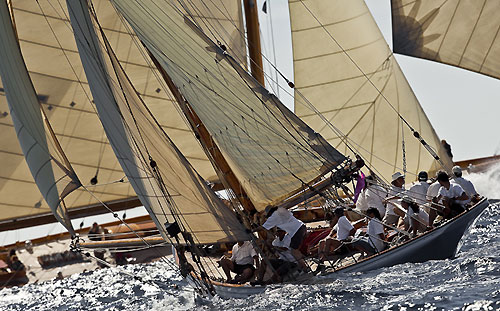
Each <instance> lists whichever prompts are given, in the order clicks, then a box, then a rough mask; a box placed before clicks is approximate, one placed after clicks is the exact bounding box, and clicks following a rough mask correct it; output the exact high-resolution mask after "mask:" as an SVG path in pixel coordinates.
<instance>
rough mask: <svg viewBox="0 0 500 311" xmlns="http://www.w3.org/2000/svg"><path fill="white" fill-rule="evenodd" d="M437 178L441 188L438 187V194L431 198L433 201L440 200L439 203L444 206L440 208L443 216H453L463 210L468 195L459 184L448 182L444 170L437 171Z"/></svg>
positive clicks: (447, 217)
mask: <svg viewBox="0 0 500 311" xmlns="http://www.w3.org/2000/svg"><path fill="white" fill-rule="evenodd" d="M437 180H438V182H439V184H440V185H441V188H439V192H438V195H437V197H435V198H434V199H433V202H435V203H437V202H441V204H443V206H444V208H443V209H442V213H443V216H444V218H446V219H449V218H453V217H455V216H456V215H458V214H460V213H462V212H463V211H464V205H465V202H466V201H467V200H468V199H469V196H467V194H466V193H465V191H464V190H463V189H462V187H461V186H460V185H458V184H452V183H450V180H449V177H448V174H447V173H446V172H444V171H439V172H438V174H437Z"/></svg>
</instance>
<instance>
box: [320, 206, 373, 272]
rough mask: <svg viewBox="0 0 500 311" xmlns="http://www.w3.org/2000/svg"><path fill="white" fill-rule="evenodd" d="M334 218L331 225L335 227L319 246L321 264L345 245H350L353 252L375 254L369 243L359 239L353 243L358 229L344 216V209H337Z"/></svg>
mask: <svg viewBox="0 0 500 311" xmlns="http://www.w3.org/2000/svg"><path fill="white" fill-rule="evenodd" d="M333 214H334V217H333V219H332V222H331V223H330V225H332V226H334V227H333V228H332V231H330V234H329V235H328V236H327V237H326V238H324V239H323V240H321V241H320V242H319V246H318V258H319V260H320V261H321V262H323V261H324V260H326V258H327V257H328V255H329V254H330V253H331V252H332V251H336V250H337V249H339V248H340V247H341V246H342V244H343V243H348V244H349V246H350V247H351V248H352V249H353V250H359V251H361V252H365V253H367V254H368V255H371V254H372V253H373V249H372V248H371V247H370V245H369V244H368V242H367V241H364V240H361V239H358V240H355V241H352V242H351V240H352V237H353V236H354V233H356V228H354V226H353V225H352V224H351V223H350V222H349V220H348V219H347V217H345V215H344V208H342V207H337V208H336V209H335V210H334V211H333ZM335 234H337V235H336V237H335Z"/></svg>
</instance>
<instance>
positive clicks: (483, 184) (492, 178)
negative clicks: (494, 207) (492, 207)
mask: <svg viewBox="0 0 500 311" xmlns="http://www.w3.org/2000/svg"><path fill="white" fill-rule="evenodd" d="M465 177H466V178H467V179H469V180H470V181H471V182H472V183H473V184H474V187H475V188H476V191H477V192H478V193H479V194H481V195H483V196H485V197H487V198H489V199H500V163H498V164H496V165H493V166H491V167H490V168H489V169H488V170H487V171H485V172H481V173H470V174H468V175H467V176H465Z"/></svg>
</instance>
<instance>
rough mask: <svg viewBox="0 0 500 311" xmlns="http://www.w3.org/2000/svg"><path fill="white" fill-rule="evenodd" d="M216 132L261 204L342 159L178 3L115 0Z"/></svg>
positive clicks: (248, 189) (254, 199)
mask: <svg viewBox="0 0 500 311" xmlns="http://www.w3.org/2000/svg"><path fill="white" fill-rule="evenodd" d="M113 3H114V4H115V5H116V7H117V9H118V11H119V12H120V13H121V14H122V15H123V16H124V17H125V19H126V20H127V21H128V22H129V24H130V25H131V26H132V28H133V29H134V30H135V32H136V33H137V35H138V36H139V38H141V40H142V41H143V42H144V43H145V44H146V45H147V46H148V48H149V49H150V50H151V51H152V53H153V54H154V56H155V57H156V58H157V59H158V60H159V61H160V63H161V65H162V67H163V68H164V69H165V71H167V73H168V74H169V76H170V77H171V78H172V80H173V81H174V83H175V84H176V86H177V87H178V88H179V90H180V92H181V93H182V94H183V96H184V97H185V98H186V99H187V101H188V102H189V104H190V105H191V107H192V108H193V109H194V111H195V112H196V114H197V115H198V116H199V117H200V119H201V120H202V122H203V124H204V125H205V126H206V128H207V129H208V131H209V132H210V133H211V134H212V136H213V138H214V140H215V141H216V143H217V145H218V147H219V148H220V149H221V151H222V153H223V155H224V158H225V159H226V160H227V161H228V163H229V165H230V167H231V169H232V170H233V172H234V174H235V175H236V177H237V178H238V180H239V182H240V183H241V185H242V187H243V188H244V189H245V191H246V193H247V194H248V196H249V197H250V199H251V200H252V202H253V204H254V205H255V206H256V208H257V209H258V210H262V209H264V207H265V206H266V205H268V204H272V203H274V202H277V201H279V200H282V199H283V198H285V197H286V196H288V195H289V194H290V193H291V192H293V191H296V190H297V189H299V188H301V187H304V186H305V184H306V183H308V182H310V181H311V180H313V179H315V178H317V177H318V176H320V175H322V174H324V173H325V172H327V171H328V170H330V169H332V168H334V167H335V166H336V165H337V164H339V162H341V161H342V160H343V159H344V157H343V156H342V155H341V154H339V153H338V152H337V151H336V150H335V149H333V148H331V146H329V145H328V144H327V143H326V142H325V141H324V140H323V138H322V137H321V136H320V135H318V134H317V133H314V131H312V130H311V129H310V128H309V127H308V126H307V125H305V124H304V123H303V122H302V121H301V120H300V119H298V118H297V117H296V116H294V115H293V114H292V113H291V112H290V111H289V110H288V109H287V108H285V107H284V106H283V105H282V104H281V103H280V102H279V100H278V99H277V98H276V97H275V96H274V95H272V94H268V93H267V91H266V90H265V89H264V88H263V87H262V86H260V85H259V84H258V83H257V82H256V81H255V79H253V78H251V77H250V76H249V75H248V74H247V72H246V71H245V69H244V68H242V67H241V66H239V64H238V62H235V61H234V60H233V58H232V57H230V56H228V55H227V54H226V52H225V51H224V50H223V49H222V48H221V47H219V46H218V45H217V44H215V43H214V42H213V41H212V40H210V38H209V37H207V36H206V35H205V34H204V32H203V31H202V30H201V29H200V28H199V27H197V26H196V25H195V24H194V22H193V21H192V20H191V18H190V16H189V14H188V15H185V13H184V12H183V11H182V9H181V8H179V7H178V6H176V4H174V3H170V2H166V3H158V2H155V1H141V2H135V1H134V2H130V1H122V0H116V1H113Z"/></svg>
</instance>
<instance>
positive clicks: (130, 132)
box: [67, 1, 249, 244]
mask: <svg viewBox="0 0 500 311" xmlns="http://www.w3.org/2000/svg"><path fill="white" fill-rule="evenodd" d="M67 4H68V8H69V13H70V16H71V23H72V26H73V29H74V33H75V38H76V42H77V45H78V50H79V52H80V57H81V58H82V63H83V65H84V68H85V73H86V75H87V78H88V80H89V85H90V89H91V91H92V94H93V96H94V101H95V104H96V107H97V110H98V113H99V117H100V119H101V121H102V124H103V126H104V129H105V130H106V134H107V136H108V138H109V141H110V143H111V145H112V146H113V150H114V152H115V154H116V156H117V158H118V160H119V161H120V164H121V166H122V168H123V170H124V171H125V173H126V174H127V178H128V179H129V181H130V183H131V184H132V186H133V188H134V190H135V192H136V193H137V194H138V196H139V198H140V199H141V202H142V203H143V205H144V207H145V208H146V209H147V210H148V212H149V213H150V215H151V217H152V219H153V220H154V221H155V223H156V225H157V227H158V228H160V229H163V230H160V231H161V232H162V233H163V235H164V236H165V237H167V235H166V234H167V233H166V231H165V223H173V222H174V221H175V220H176V219H182V226H185V227H186V228H187V231H189V232H190V233H191V234H192V236H193V239H194V241H195V242H196V243H202V244H203V243H216V242H229V241H236V240H245V239H248V238H249V237H248V234H247V233H246V232H245V230H244V227H243V225H242V224H240V223H239V222H238V220H237V219H236V217H235V215H234V212H233V211H231V210H229V208H228V207H227V206H225V205H224V203H222V201H221V200H220V199H219V198H218V197H217V196H216V194H215V193H214V192H213V191H212V190H210V189H209V187H208V186H207V185H206V184H205V181H204V180H203V179H202V178H201V177H200V176H199V175H198V174H197V173H196V171H195V170H194V169H193V167H192V166H191V165H190V164H189V163H188V161H187V160H186V158H184V156H182V154H181V153H180V151H179V150H178V149H177V147H176V146H175V145H174V144H173V142H172V141H171V140H170V138H169V137H168V136H167V135H166V134H165V133H164V132H163V131H162V130H161V128H160V127H159V125H158V124H157V123H156V120H155V119H154V118H153V117H152V116H151V115H150V113H149V111H148V110H147V108H146V107H145V105H144V103H143V102H142V101H141V100H140V98H139V96H138V95H137V92H136V91H135V89H134V88H133V86H132V85H131V84H130V82H129V80H128V79H127V77H126V75H125V73H124V72H123V70H122V68H121V67H120V65H119V63H118V60H117V59H116V58H115V56H114V54H112V53H113V52H112V51H111V50H110V46H109V45H107V46H106V49H107V52H108V53H110V55H109V57H110V58H111V61H110V60H109V58H108V57H107V55H106V56H104V54H103V50H102V47H101V45H100V41H99V38H98V37H97V35H96V33H95V30H94V28H93V24H92V21H91V18H90V15H89V12H88V8H87V6H86V1H79V2H75V1H68V2H67ZM106 59H107V60H106Z"/></svg>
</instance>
